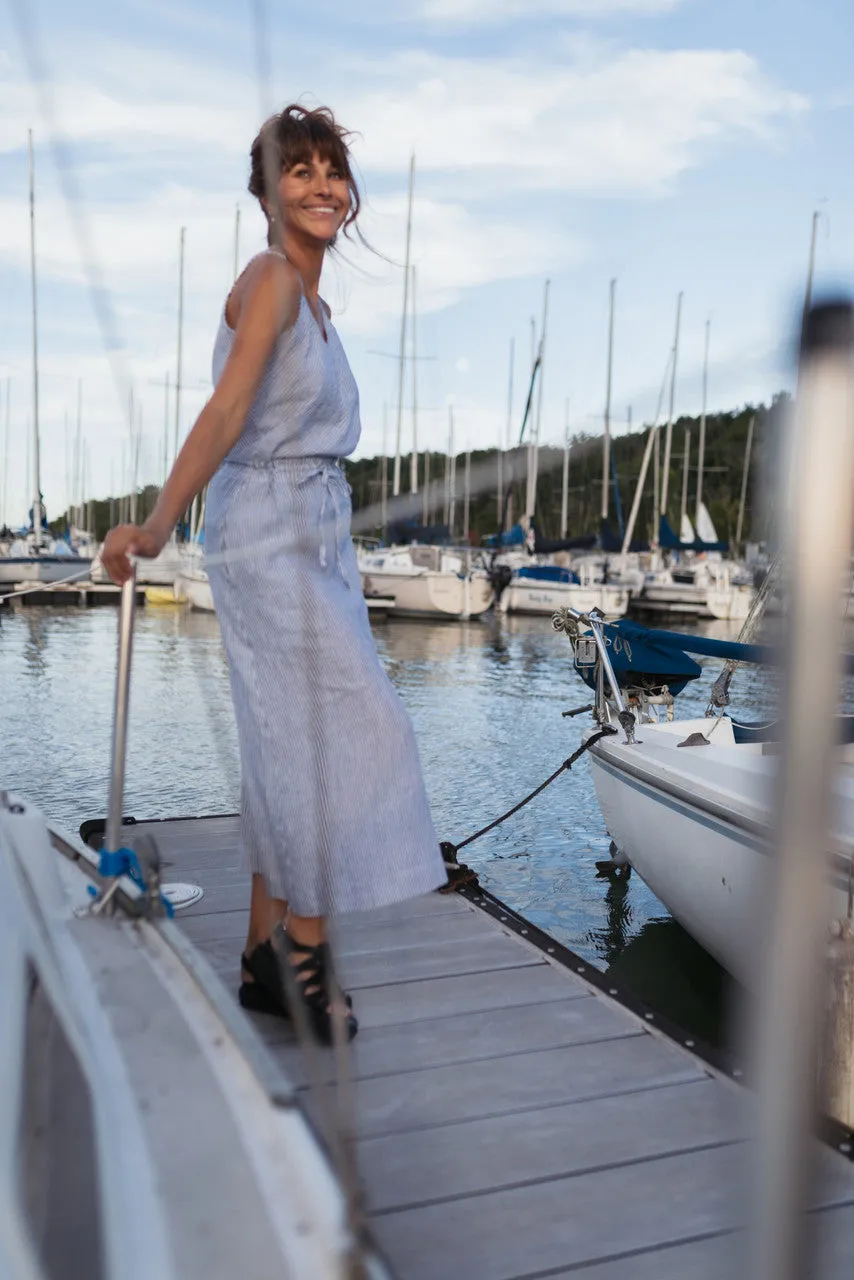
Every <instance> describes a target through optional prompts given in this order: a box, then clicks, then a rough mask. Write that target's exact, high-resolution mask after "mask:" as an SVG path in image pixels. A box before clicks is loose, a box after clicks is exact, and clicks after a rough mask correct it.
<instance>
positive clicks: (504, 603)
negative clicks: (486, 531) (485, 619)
mask: <svg viewBox="0 0 854 1280" xmlns="http://www.w3.org/2000/svg"><path fill="white" fill-rule="evenodd" d="M628 607H629V589H628V587H625V586H615V585H613V584H611V583H591V584H590V585H589V586H584V585H581V584H579V583H574V582H546V581H542V582H540V581H537V580H536V579H535V578H513V579H512V581H511V582H510V583H509V585H508V586H507V587H505V589H504V591H503V592H502V595H501V604H500V606H499V608H500V610H501V612H502V613H530V614H552V613H554V612H555V610H556V609H562V608H570V609H578V610H579V612H581V613H589V612H590V610H591V609H600V610H601V611H602V613H604V615H605V617H606V618H608V619H611V620H615V619H617V618H622V617H624V615H625V612H626V610H627V608H628Z"/></svg>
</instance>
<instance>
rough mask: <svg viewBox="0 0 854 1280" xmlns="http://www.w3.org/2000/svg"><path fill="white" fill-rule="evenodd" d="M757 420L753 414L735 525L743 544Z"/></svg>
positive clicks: (738, 538)
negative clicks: (754, 428)
mask: <svg viewBox="0 0 854 1280" xmlns="http://www.w3.org/2000/svg"><path fill="white" fill-rule="evenodd" d="M755 422H756V414H755V413H754V414H752V415H751V418H750V425H749V426H748V428H747V443H746V444H745V446H744V467H743V468H742V472H741V497H740V499H739V503H738V522H737V524H736V526H735V545H736V546H737V547H740V546H741V530H742V526H743V524H744V504H745V501H746V499H747V477H748V475H749V474H750V453H751V449H752V448H753V427H754V424H755Z"/></svg>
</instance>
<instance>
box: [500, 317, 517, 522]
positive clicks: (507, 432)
mask: <svg viewBox="0 0 854 1280" xmlns="http://www.w3.org/2000/svg"><path fill="white" fill-rule="evenodd" d="M515 359H516V339H515V338H511V339H510V372H509V375H508V379H507V421H506V423H505V427H504V440H503V441H500V442H499V446H498V523H499V525H500V524H501V520H502V517H503V515H504V488H505V481H504V454H505V451H506V450H507V449H509V448H510V433H511V431H512V429H513V365H514V364H515ZM503 532H504V531H503V529H501V528H499V530H498V533H499V537H500V535H501V534H502V533H503Z"/></svg>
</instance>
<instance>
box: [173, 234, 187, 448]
mask: <svg viewBox="0 0 854 1280" xmlns="http://www.w3.org/2000/svg"><path fill="white" fill-rule="evenodd" d="M186 235H187V228H186V227H182V228H181V237H180V242H179V249H178V351H177V356H176V361H175V448H174V451H173V453H172V461H173V462H174V461H175V459H176V458H177V457H178V439H179V432H180V425H181V357H182V354H183V345H184V240H185V237H186Z"/></svg>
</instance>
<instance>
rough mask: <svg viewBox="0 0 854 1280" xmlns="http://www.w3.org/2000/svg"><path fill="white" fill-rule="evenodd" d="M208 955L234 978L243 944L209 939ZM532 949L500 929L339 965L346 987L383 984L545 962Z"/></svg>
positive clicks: (356, 956)
mask: <svg viewBox="0 0 854 1280" xmlns="http://www.w3.org/2000/svg"><path fill="white" fill-rule="evenodd" d="M206 950H207V955H208V958H209V959H210V961H211V963H212V964H213V965H214V967H215V968H216V969H218V970H219V971H221V972H225V973H229V972H230V971H231V970H233V971H234V973H233V976H234V977H235V978H236V976H237V969H238V966H239V962H240V948H239V946H238V945H237V944H236V943H235V942H233V941H232V940H231V939H229V940H228V941H226V942H221V941H219V940H216V941H211V940H209V941H208V942H207V944H206ZM541 963H542V961H541V960H539V959H537V957H536V956H535V955H534V954H533V953H529V952H527V951H525V950H522V949H521V948H520V947H519V946H517V945H516V943H515V942H514V941H513V939H511V938H506V937H503V936H502V935H501V934H498V933H487V934H485V935H484V934H480V935H475V936H474V937H468V938H461V939H458V940H456V941H453V942H445V943H444V944H442V945H438V944H437V945H435V946H428V945H427V944H425V943H419V944H417V945H415V946H410V947H407V946H398V947H396V948H394V949H392V950H375V951H373V952H370V951H359V952H355V953H354V952H348V953H347V954H345V955H339V957H338V963H337V969H338V972H339V973H340V975H341V980H342V982H343V983H344V985H345V987H346V988H347V990H348V991H352V992H353V994H354V995H355V993H356V992H357V991H359V990H361V989H362V988H365V987H384V986H388V984H389V983H394V984H396V985H398V984H400V983H404V982H407V983H408V982H413V981H416V980H418V979H427V978H445V977H466V976H470V975H473V974H476V973H497V972H498V971H500V970H502V969H520V968H523V967H525V966H526V965H531V964H541Z"/></svg>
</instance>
